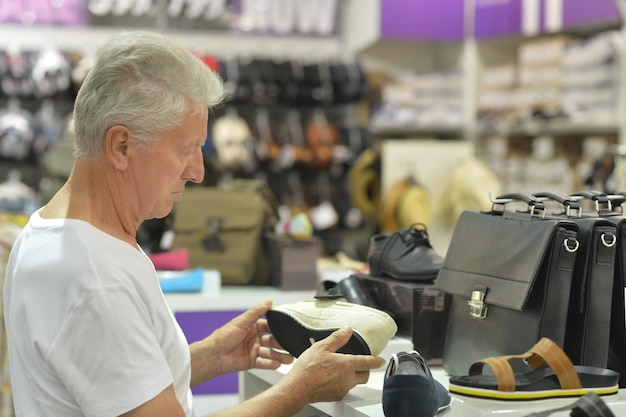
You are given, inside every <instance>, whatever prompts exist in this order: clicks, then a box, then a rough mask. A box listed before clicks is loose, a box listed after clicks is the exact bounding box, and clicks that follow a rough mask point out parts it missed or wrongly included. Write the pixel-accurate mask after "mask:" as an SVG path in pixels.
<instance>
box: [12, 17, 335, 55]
mask: <svg viewBox="0 0 626 417" xmlns="http://www.w3.org/2000/svg"><path fill="white" fill-rule="evenodd" d="M120 30H125V28H121V27H120V28H104V27H93V26H91V27H65V26H21V25H13V24H0V48H6V47H7V46H9V45H11V44H17V45H19V46H20V47H21V48H23V49H41V48H42V47H44V46H46V45H50V46H56V47H58V48H61V49H65V50H69V51H77V52H81V51H85V50H96V49H97V48H99V47H101V46H102V45H104V43H105V42H106V41H107V40H108V39H109V38H110V37H111V36H112V35H113V34H114V33H116V32H119V31H120ZM167 33H169V34H171V35H172V36H173V37H174V38H176V39H177V40H178V41H179V42H180V43H182V44H183V45H185V46H187V47H188V48H190V49H195V50H198V51H199V52H203V53H213V54H216V55H222V56H237V55H253V54H254V55H261V56H263V55H264V56H280V57H285V58H288V57H298V58H302V57H307V56H310V57H312V58H315V59H323V58H336V57H340V56H341V50H342V46H341V42H340V40H339V39H338V38H337V37H305V36H282V37H281V36H273V37H269V36H252V35H240V34H233V33H225V32H217V31H216V32H206V31H203V32H200V31H186V30H168V31H167ZM268 38H270V39H268Z"/></svg>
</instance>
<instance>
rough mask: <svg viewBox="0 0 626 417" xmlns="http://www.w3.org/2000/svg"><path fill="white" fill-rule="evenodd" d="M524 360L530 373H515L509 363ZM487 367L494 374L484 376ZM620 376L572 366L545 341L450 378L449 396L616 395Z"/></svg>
mask: <svg viewBox="0 0 626 417" xmlns="http://www.w3.org/2000/svg"><path fill="white" fill-rule="evenodd" d="M511 360H522V361H524V363H526V365H527V366H528V368H529V371H528V372H524V373H514V371H513V368H512V367H511V364H510V363H509V361H511ZM484 365H488V366H489V367H490V368H491V369H492V370H493V375H484V374H483V368H484ZM618 382H619V374H618V373H617V372H615V371H612V370H610V369H603V368H596V367H591V366H578V365H576V366H575V365H573V364H572V361H571V360H570V359H569V357H568V356H567V355H566V354H565V352H563V350H562V349H561V348H560V347H559V346H558V345H557V344H556V343H554V342H553V341H552V340H550V339H548V338H545V337H544V338H543V339H541V340H540V341H539V342H537V343H536V344H535V346H533V347H532V348H531V349H530V350H529V351H528V352H526V353H524V354H521V355H505V356H494V357H491V358H486V359H482V360H480V361H477V362H475V363H473V364H472V366H471V367H470V369H469V375H465V376H458V377H451V378H450V393H453V394H460V395H467V396H471V397H480V398H490V399H496V400H515V401H520V400H537V399H547V398H562V397H579V396H582V395H585V394H588V393H590V392H593V393H595V394H597V395H612V394H617V392H618V390H619V386H618Z"/></svg>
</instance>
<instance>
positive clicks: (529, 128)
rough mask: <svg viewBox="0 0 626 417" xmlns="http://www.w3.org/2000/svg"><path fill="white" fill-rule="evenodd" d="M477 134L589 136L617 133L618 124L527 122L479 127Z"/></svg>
mask: <svg viewBox="0 0 626 417" xmlns="http://www.w3.org/2000/svg"><path fill="white" fill-rule="evenodd" d="M477 133H478V135H479V136H489V135H493V134H500V135H503V136H539V135H550V136H582V135H584V136H589V135H618V134H619V126H617V125H601V124H593V123H589V124H582V123H579V124H570V123H566V122H562V123H528V124H524V125H522V126H515V127H489V128H479V129H478V131H477Z"/></svg>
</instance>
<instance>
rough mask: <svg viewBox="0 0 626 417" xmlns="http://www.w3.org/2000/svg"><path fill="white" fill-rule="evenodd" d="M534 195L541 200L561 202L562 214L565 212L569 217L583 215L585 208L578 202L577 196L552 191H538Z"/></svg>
mask: <svg viewBox="0 0 626 417" xmlns="http://www.w3.org/2000/svg"><path fill="white" fill-rule="evenodd" d="M533 197H535V198H538V199H539V200H542V201H543V200H551V201H556V202H557V203H559V204H561V206H562V208H563V211H562V213H561V214H565V215H566V216H567V217H571V216H575V217H581V216H582V213H583V209H582V207H581V206H580V204H579V203H578V200H577V198H576V197H570V196H568V195H566V194H561V193H556V192H551V191H541V192H538V193H534V194H533Z"/></svg>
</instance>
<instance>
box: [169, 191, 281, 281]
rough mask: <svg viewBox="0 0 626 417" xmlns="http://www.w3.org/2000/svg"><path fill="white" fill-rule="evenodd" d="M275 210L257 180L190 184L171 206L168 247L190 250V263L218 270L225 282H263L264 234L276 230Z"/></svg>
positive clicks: (266, 273) (265, 264)
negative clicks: (217, 184)
mask: <svg viewBox="0 0 626 417" xmlns="http://www.w3.org/2000/svg"><path fill="white" fill-rule="evenodd" d="M277 209H278V203H277V201H276V199H275V197H274V195H273V194H272V192H271V190H270V189H269V188H268V187H267V185H266V184H264V183H262V182H260V181H256V180H239V179H238V180H234V181H232V183H229V184H228V186H218V187H207V186H194V187H188V188H187V189H186V190H185V192H184V195H183V199H182V200H181V201H178V202H177V203H176V205H175V206H174V212H173V231H174V239H173V243H172V249H181V248H186V249H187V250H188V251H189V267H190V268H198V267H203V268H206V269H215V270H218V271H219V272H220V273H221V276H222V284H224V285H267V284H269V260H268V259H269V255H268V253H267V250H268V245H266V244H265V242H264V235H265V232H266V231H269V230H274V226H275V224H276V222H277V220H278V215H277Z"/></svg>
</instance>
